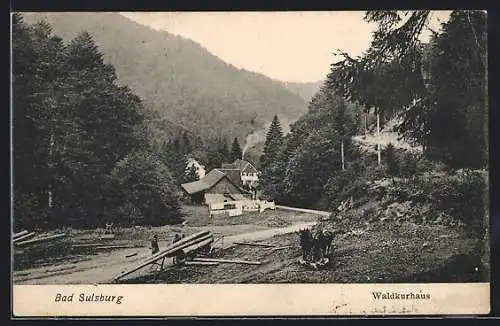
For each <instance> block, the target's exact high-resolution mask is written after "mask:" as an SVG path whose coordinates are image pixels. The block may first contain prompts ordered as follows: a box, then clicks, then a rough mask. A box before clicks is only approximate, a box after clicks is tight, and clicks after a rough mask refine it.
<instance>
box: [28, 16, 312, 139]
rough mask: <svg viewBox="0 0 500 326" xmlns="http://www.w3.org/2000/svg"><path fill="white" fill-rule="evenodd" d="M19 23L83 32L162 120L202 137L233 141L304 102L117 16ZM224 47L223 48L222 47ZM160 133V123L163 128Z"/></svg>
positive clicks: (188, 44) (291, 114) (292, 114)
mask: <svg viewBox="0 0 500 326" xmlns="http://www.w3.org/2000/svg"><path fill="white" fill-rule="evenodd" d="M23 16H24V17H25V21H26V22H27V23H35V22H37V21H38V20H40V19H45V20H46V21H47V22H48V23H49V24H50V25H51V26H52V27H53V28H54V32H55V33H56V34H57V35H59V36H61V37H62V38H63V39H65V40H70V39H72V38H73V37H75V36H76V35H77V34H78V33H79V32H81V31H83V30H86V31H87V32H89V33H90V34H92V35H93V36H94V39H95V41H96V44H97V45H98V46H99V47H100V49H101V51H102V52H103V53H104V59H105V61H106V62H109V63H111V64H112V65H113V66H114V67H115V68H116V72H117V75H118V79H119V81H120V82H121V83H123V84H126V85H128V86H129V87H131V88H132V90H133V91H134V92H135V93H136V94H137V95H139V96H140V97H141V98H142V99H143V100H144V102H145V103H147V104H149V105H150V106H151V107H152V108H154V109H156V110H157V111H158V112H159V113H160V115H161V117H162V118H163V119H166V120H169V121H172V122H174V123H175V125H181V126H183V127H185V128H187V129H188V130H191V131H194V132H196V133H197V134H198V135H200V136H202V137H207V136H215V135H224V136H226V137H228V138H232V137H238V138H239V140H240V142H242V143H244V141H245V137H246V135H248V134H249V133H251V132H252V131H255V130H259V129H261V128H262V127H263V126H264V125H265V124H266V123H267V122H269V121H270V120H271V119H272V117H273V115H274V114H278V115H279V117H280V119H281V120H282V122H283V124H289V123H291V122H293V121H294V120H295V119H297V118H298V117H299V116H300V115H302V114H303V113H304V112H305V111H306V109H307V103H306V101H304V100H303V99H302V98H301V97H300V96H298V95H297V94H294V93H292V92H290V91H289V90H287V89H285V87H284V86H283V84H282V83H281V82H278V81H274V80H272V79H270V78H267V77H265V76H263V75H260V74H257V73H253V72H249V71H245V70H242V69H237V68H235V67H234V66H232V65H229V64H226V63H225V62H223V61H222V60H220V59H219V58H218V57H216V56H214V55H213V54H211V53H210V52H208V51H207V50H206V49H204V48H203V47H202V46H201V45H199V44H198V43H196V42H193V41H191V40H189V39H185V38H182V37H178V36H175V35H172V34H170V33H168V32H164V31H156V30H153V29H151V28H148V27H146V26H143V25H140V24H137V23H135V22H133V21H131V20H129V19H128V18H125V17H123V16H121V15H120V14H118V13H25V14H23ZM228 46H229V45H228ZM167 129H168V126H167Z"/></svg>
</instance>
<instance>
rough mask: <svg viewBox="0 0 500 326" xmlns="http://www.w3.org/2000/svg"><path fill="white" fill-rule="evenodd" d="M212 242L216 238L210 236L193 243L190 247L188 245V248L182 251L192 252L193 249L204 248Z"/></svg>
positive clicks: (185, 252)
mask: <svg viewBox="0 0 500 326" xmlns="http://www.w3.org/2000/svg"><path fill="white" fill-rule="evenodd" d="M212 242H214V238H213V237H210V238H208V239H206V240H203V241H201V242H198V243H195V244H193V245H191V246H189V247H186V248H184V249H182V251H183V252H184V254H188V253H190V252H192V251H195V250H197V249H200V248H202V247H204V246H208V245H209V244H211V243H212Z"/></svg>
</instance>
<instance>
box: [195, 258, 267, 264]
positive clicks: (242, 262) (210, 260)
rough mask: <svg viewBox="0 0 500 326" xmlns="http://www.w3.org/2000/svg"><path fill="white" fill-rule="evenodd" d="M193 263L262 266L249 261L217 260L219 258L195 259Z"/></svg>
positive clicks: (256, 262) (258, 262)
mask: <svg viewBox="0 0 500 326" xmlns="http://www.w3.org/2000/svg"><path fill="white" fill-rule="evenodd" d="M193 261H199V262H214V263H227V264H244V265H261V264H262V263H261V262H260V261H249V260H239V259H217V258H193Z"/></svg>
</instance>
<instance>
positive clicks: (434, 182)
mask: <svg viewBox="0 0 500 326" xmlns="http://www.w3.org/2000/svg"><path fill="white" fill-rule="evenodd" d="M487 195H488V192H487V178H486V177H485V176H484V174H483V173H482V172H477V171H461V172H455V173H453V174H432V173H425V174H421V175H418V176H415V177H414V178H413V179H412V180H408V179H406V180H405V179H403V180H398V181H396V182H394V183H393V184H392V185H391V186H390V187H388V191H387V200H388V201H390V202H405V201H412V202H413V203H414V204H415V205H420V204H422V205H430V208H431V210H430V212H429V214H433V215H434V219H436V218H437V217H438V216H439V215H440V214H441V213H443V214H445V215H449V216H451V217H452V218H453V219H454V220H455V221H460V222H461V223H463V224H464V225H465V226H466V228H467V229H468V230H469V231H471V232H475V233H482V232H483V231H484V229H485V225H484V221H485V216H486V214H487V205H486V201H485V198H487V197H485V196H487Z"/></svg>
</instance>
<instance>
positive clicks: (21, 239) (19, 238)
mask: <svg viewBox="0 0 500 326" xmlns="http://www.w3.org/2000/svg"><path fill="white" fill-rule="evenodd" d="M35 234H36V232H31V233H28V234H25V235H22V236H20V237H17V238H15V239H14V240H13V241H14V243H18V242H20V241H23V240H28V239H29V238H32V237H34V236H35Z"/></svg>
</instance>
